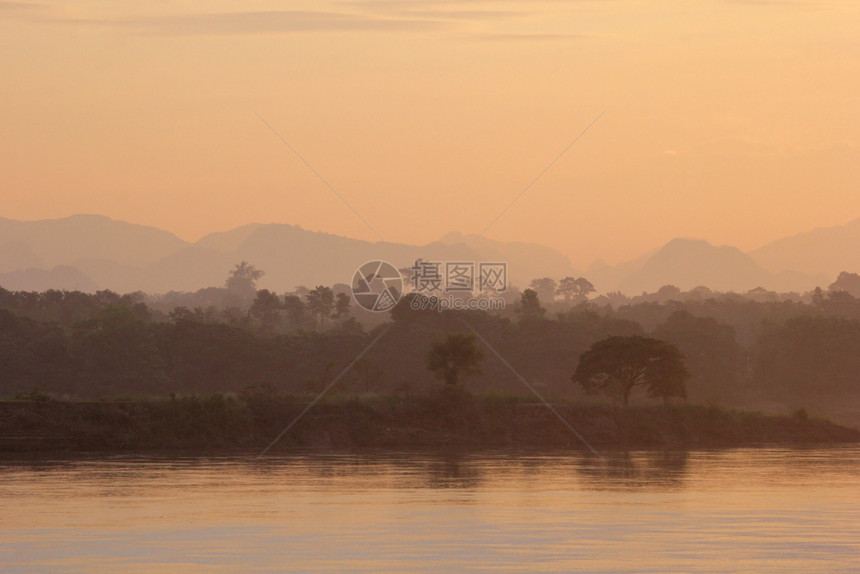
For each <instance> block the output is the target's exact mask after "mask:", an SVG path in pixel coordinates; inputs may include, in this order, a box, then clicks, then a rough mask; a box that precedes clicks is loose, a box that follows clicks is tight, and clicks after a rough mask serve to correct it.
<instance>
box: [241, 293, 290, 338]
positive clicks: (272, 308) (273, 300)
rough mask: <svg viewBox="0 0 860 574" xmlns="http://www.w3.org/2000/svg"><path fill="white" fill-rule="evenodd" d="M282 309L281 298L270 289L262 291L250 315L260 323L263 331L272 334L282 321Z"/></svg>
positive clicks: (249, 311) (252, 306)
mask: <svg viewBox="0 0 860 574" xmlns="http://www.w3.org/2000/svg"><path fill="white" fill-rule="evenodd" d="M281 307H282V305H281V299H280V297H278V296H277V295H276V294H275V293H272V292H271V291H269V290H268V289H260V290H259V291H257V296H256V297H255V298H254V302H253V303H251V308H250V309H248V314H249V315H250V316H251V317H252V318H254V319H255V320H256V321H257V322H258V324H259V325H260V329H261V330H263V331H265V332H267V333H271V332H272V331H274V330H275V328H276V327H277V326H278V323H280V321H281V314H280V309H281Z"/></svg>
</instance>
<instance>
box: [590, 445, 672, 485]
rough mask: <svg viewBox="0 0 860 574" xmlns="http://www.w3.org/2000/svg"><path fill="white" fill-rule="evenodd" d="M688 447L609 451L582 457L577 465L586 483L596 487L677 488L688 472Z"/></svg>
mask: <svg viewBox="0 0 860 574" xmlns="http://www.w3.org/2000/svg"><path fill="white" fill-rule="evenodd" d="M688 456H689V455H688V453H687V451H679V450H667V451H657V452H637V453H631V452H626V451H625V452H609V453H604V454H603V455H602V456H601V458H596V457H591V458H582V459H579V461H578V462H577V466H576V469H577V471H578V472H579V474H580V476H581V477H582V479H583V482H584V483H585V485H587V486H588V487H589V488H593V489H596V490H605V489H610V490H612V489H643V488H647V489H649V490H677V489H680V488H682V487H683V483H684V477H685V475H686V474H687V459H688Z"/></svg>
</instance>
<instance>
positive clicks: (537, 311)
mask: <svg viewBox="0 0 860 574" xmlns="http://www.w3.org/2000/svg"><path fill="white" fill-rule="evenodd" d="M518 311H519V313H520V320H521V321H537V320H540V319H543V316H544V314H545V313H546V309H544V308H543V307H542V306H541V304H540V298H539V297H538V293H537V291H535V290H534V289H526V290H525V291H523V294H522V295H520V308H519V309H518Z"/></svg>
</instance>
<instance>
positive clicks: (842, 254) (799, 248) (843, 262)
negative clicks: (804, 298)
mask: <svg viewBox="0 0 860 574" xmlns="http://www.w3.org/2000/svg"><path fill="white" fill-rule="evenodd" d="M750 257H752V258H753V259H754V260H755V261H756V262H757V263H758V264H759V265H761V266H762V267H764V268H765V269H769V270H772V271H776V270H791V271H799V272H802V273H807V274H813V275H822V276H824V277H825V278H828V279H829V280H830V281H833V280H834V279H836V277H837V276H838V275H839V273H840V272H842V271H848V272H851V273H857V272H860V219H855V220H854V221H851V222H850V223H846V224H845V225H838V226H835V227H821V228H818V229H813V230H812V231H807V232H805V233H798V234H797V235H793V236H791V237H786V238H784V239H779V240H777V241H774V242H772V243H768V244H767V245H765V246H763V247H760V248H759V249H756V250H755V251H751V252H750Z"/></svg>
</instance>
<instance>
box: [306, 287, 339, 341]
mask: <svg viewBox="0 0 860 574" xmlns="http://www.w3.org/2000/svg"><path fill="white" fill-rule="evenodd" d="M307 300H308V309H310V311H311V313H313V314H314V315H316V316H317V317H318V318H319V325H320V331H322V329H323V327H324V325H325V320H326V318H327V317H329V316H330V315H331V311H332V309H334V305H335V301H334V292H333V291H332V290H331V287H326V286H324V285H317V287H316V288H315V289H314V290H313V291H311V292H310V293H308V295H307Z"/></svg>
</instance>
